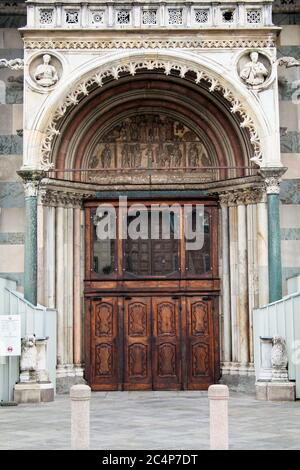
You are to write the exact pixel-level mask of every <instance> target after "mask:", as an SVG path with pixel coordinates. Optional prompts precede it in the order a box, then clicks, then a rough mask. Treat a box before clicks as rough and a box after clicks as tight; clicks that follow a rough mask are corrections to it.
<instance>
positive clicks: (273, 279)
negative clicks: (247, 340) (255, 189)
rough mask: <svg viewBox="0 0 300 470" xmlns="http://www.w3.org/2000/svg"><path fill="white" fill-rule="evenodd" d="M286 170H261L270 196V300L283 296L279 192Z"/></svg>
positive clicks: (273, 300) (268, 196)
mask: <svg viewBox="0 0 300 470" xmlns="http://www.w3.org/2000/svg"><path fill="white" fill-rule="evenodd" d="M285 171H286V168H262V169H261V170H260V174H261V175H262V176H263V178H264V180H265V185H266V192H267V198H268V266H269V302H275V301H276V300H279V299H281V298H282V265H281V237H280V215H279V204H280V199H279V193H280V179H281V177H282V175H283V174H284V173H285Z"/></svg>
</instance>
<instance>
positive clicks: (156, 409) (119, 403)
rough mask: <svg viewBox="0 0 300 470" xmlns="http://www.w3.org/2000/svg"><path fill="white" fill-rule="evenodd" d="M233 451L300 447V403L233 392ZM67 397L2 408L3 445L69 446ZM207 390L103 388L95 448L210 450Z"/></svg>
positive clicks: (96, 409)
mask: <svg viewBox="0 0 300 470" xmlns="http://www.w3.org/2000/svg"><path fill="white" fill-rule="evenodd" d="M229 415H230V447H231V448H232V449H300V401H298V402H295V403H270V402H258V401H256V400H255V399H254V398H253V397H250V396H247V395H243V394H237V393H234V392H231V398H230V406H229ZM69 443H70V404H69V399H68V397H67V396H62V395H60V396H57V398H56V401H55V402H53V403H47V404H42V405H19V406H17V407H10V408H8V407H7V408H4V407H0V449H67V448H69ZM208 446H209V435H208V400H207V393H206V392H103V393H102V392H98V393H93V394H92V400H91V448H93V449H181V450H187V449H208Z"/></svg>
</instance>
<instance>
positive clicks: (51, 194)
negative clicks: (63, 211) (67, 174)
mask: <svg viewBox="0 0 300 470" xmlns="http://www.w3.org/2000/svg"><path fill="white" fill-rule="evenodd" d="M90 195H91V194H90V193H80V192H73V191H63V190H58V189H55V190H53V189H47V188H42V189H41V191H40V203H41V204H42V205H44V206H54V207H57V206H63V207H68V206H69V207H81V206H82V203H83V201H84V199H87V198H88V197H90Z"/></svg>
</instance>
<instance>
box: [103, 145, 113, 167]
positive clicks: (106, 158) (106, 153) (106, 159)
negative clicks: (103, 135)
mask: <svg viewBox="0 0 300 470" xmlns="http://www.w3.org/2000/svg"><path fill="white" fill-rule="evenodd" d="M101 165H102V168H110V166H111V150H110V147H109V144H105V146H104V149H103V150H102V152H101Z"/></svg>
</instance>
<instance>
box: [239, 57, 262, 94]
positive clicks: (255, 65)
mask: <svg viewBox="0 0 300 470" xmlns="http://www.w3.org/2000/svg"><path fill="white" fill-rule="evenodd" d="M250 59H251V60H250V62H247V64H246V65H245V66H244V67H243V69H242V70H241V73H240V77H241V79H242V80H245V82H246V83H247V84H248V85H251V86H256V85H262V84H263V83H264V82H265V80H266V77H267V76H268V75H269V72H268V70H267V69H266V67H265V66H264V64H263V63H262V62H259V61H258V52H251V54H250Z"/></svg>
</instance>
